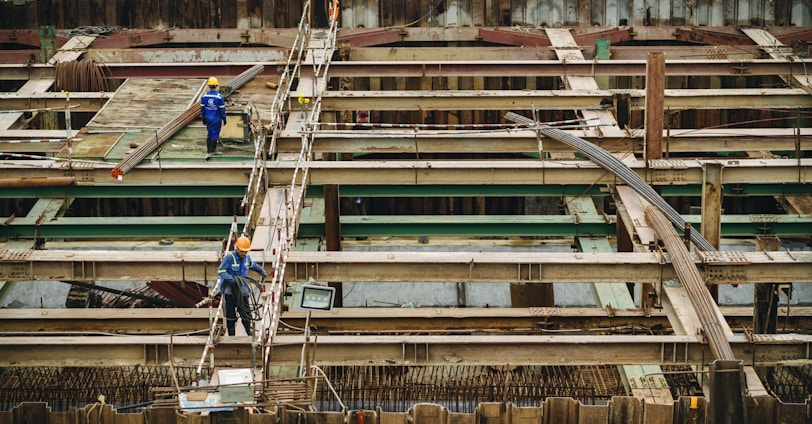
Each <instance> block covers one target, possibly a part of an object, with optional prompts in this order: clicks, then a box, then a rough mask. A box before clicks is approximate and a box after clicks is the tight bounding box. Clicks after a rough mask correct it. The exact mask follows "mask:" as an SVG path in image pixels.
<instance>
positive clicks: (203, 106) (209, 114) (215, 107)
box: [200, 77, 226, 159]
mask: <svg viewBox="0 0 812 424" xmlns="http://www.w3.org/2000/svg"><path fill="white" fill-rule="evenodd" d="M206 85H208V86H209V91H208V92H206V94H204V95H202V96H200V120H201V121H203V123H204V124H206V159H208V158H209V156H210V155H214V154H218V152H217V142H218V141H220V129H221V128H222V126H223V125H225V124H226V101H225V99H224V98H223V95H222V94H220V92H219V91H217V87H218V86H219V85H220V82H219V81H217V78H215V77H211V78H209V79H208V80H207V81H206Z"/></svg>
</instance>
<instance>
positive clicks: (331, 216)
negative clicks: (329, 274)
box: [324, 184, 343, 308]
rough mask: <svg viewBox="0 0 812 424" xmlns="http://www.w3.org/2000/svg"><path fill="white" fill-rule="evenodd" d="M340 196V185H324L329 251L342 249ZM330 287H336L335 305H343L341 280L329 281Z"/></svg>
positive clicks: (325, 234) (326, 236) (326, 238)
mask: <svg viewBox="0 0 812 424" xmlns="http://www.w3.org/2000/svg"><path fill="white" fill-rule="evenodd" d="M340 208H341V207H340V204H339V196H338V185H336V184H325V185H324V236H325V244H326V245H327V251H329V252H338V251H340V250H341V209H340ZM328 285H329V286H330V287H334V288H335V289H336V296H335V298H334V300H333V306H335V307H339V308H340V307H342V306H343V304H342V298H343V296H342V290H341V283H340V282H329V283H328Z"/></svg>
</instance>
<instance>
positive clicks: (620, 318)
mask: <svg viewBox="0 0 812 424" xmlns="http://www.w3.org/2000/svg"><path fill="white" fill-rule="evenodd" d="M719 309H720V310H721V311H722V313H723V314H724V316H725V319H726V320H727V322H728V323H729V324H730V326H731V327H733V328H741V327H749V326H751V325H752V322H753V308H752V307H720V308H719ZM209 314H210V311H209V309H208V308H159V309H138V308H136V309H112V308H108V309H0V326H1V327H2V328H3V331H4V332H6V333H42V332H52V333H117V334H134V335H136V334H153V335H160V334H169V333H179V332H180V333H188V332H192V331H198V330H201V329H206V328H209V327H210V326H211V325H210V322H209V319H210V315H209ZM307 315H308V314H307V312H306V311H304V310H300V309H290V310H288V311H286V312H283V313H282V321H284V322H285V323H287V324H289V325H291V326H293V327H300V328H302V327H303V326H305V325H307V323H306V322H305V321H306V320H307V319H308V317H307ZM777 316H778V320H779V325H781V324H782V323H783V322H784V321H787V328H791V329H810V328H812V308H810V307H803V306H795V305H793V306H792V308H789V310H788V309H787V308H786V307H780V308H778V311H777ZM309 319H310V325H312V326H314V327H315V328H318V330H319V331H321V332H325V331H329V332H332V333H337V332H370V333H373V332H381V331H383V332H390V331H425V332H438V331H440V332H443V333H448V332H449V329H451V328H453V329H454V331H457V332H460V331H472V330H500V331H511V332H514V334H522V333H544V331H545V330H548V329H551V330H564V329H572V330H573V332H574V333H577V331H578V330H595V331H606V330H605V329H606V328H608V327H613V328H617V329H618V330H617V331H622V330H623V328H622V327H624V326H630V325H636V326H642V327H648V328H652V327H657V326H662V327H663V328H667V327H669V323H668V319H667V316H666V313H665V312H664V311H663V310H662V309H651V310H648V311H644V310H642V309H610V308H335V309H333V311H332V312H331V313H329V314H315V315H312V316H311V317H310V318H309Z"/></svg>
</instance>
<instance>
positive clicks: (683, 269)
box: [645, 206, 736, 360]
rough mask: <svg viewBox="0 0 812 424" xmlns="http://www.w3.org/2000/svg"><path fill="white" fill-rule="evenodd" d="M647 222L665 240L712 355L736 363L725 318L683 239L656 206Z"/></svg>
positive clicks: (650, 212)
mask: <svg viewBox="0 0 812 424" xmlns="http://www.w3.org/2000/svg"><path fill="white" fill-rule="evenodd" d="M645 212H646V221H647V222H648V223H649V225H651V227H652V228H654V231H656V232H657V235H658V236H659V237H660V240H662V241H663V244H664V245H665V248H666V249H667V250H668V255H669V256H670V258H671V263H672V264H673V265H674V271H676V273H677V278H679V280H680V282H682V285H683V287H685V290H686V291H687V292H688V298H689V299H690V300H691V304H692V305H693V306H694V310H696V313H697V315H698V316H699V322H700V323H701V324H702V329H703V330H704V331H705V337H706V338H707V340H708V345H710V349H711V352H713V356H715V357H716V359H719V360H735V359H736V358H735V357H734V356H733V349H732V348H731V347H730V342H729V341H728V340H727V335H726V334H725V331H724V328H723V327H722V324H721V322H720V317H721V316H722V315H721V313H720V312H719V309H718V308H717V306H716V302H714V300H713V298H712V297H711V295H710V292H708V290H707V289H706V288H705V282H704V280H703V279H702V275H700V274H699V270H698V269H697V268H696V264H695V263H694V261H693V259H692V258H691V256H690V254H689V252H688V249H687V248H686V247H685V243H683V240H682V237H680V236H679V234H677V231H676V230H675V229H674V226H673V225H671V223H670V222H668V220H667V219H666V218H665V216H663V214H662V212H660V210H659V209H657V208H656V207H654V206H646V209H645Z"/></svg>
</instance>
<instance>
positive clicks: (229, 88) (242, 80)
mask: <svg viewBox="0 0 812 424" xmlns="http://www.w3.org/2000/svg"><path fill="white" fill-rule="evenodd" d="M263 70H265V67H264V66H262V65H254V66H252V67H250V68H248V69H246V70H245V71H244V72H242V73H240V74H239V75H237V76H236V77H234V79H232V80H231V81H229V82H227V83H225V84H223V85H222V86H221V87H220V94H222V95H223V97H229V96H231V94H232V93H234V92H235V91H237V90H239V89H240V87H242V86H244V85H245V84H248V81H251V80H252V79H254V77H256V76H257V75H259V73H260V72H262V71H263Z"/></svg>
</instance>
